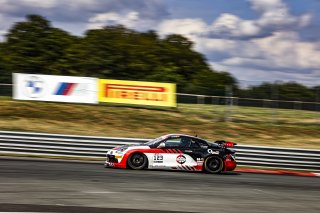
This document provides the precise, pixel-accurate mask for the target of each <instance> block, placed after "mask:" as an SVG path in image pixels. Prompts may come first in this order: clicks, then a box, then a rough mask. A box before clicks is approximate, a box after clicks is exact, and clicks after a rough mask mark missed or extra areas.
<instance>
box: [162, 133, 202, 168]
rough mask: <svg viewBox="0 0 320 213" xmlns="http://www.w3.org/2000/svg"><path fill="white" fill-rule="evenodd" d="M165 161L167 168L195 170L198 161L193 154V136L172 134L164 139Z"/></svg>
mask: <svg viewBox="0 0 320 213" xmlns="http://www.w3.org/2000/svg"><path fill="white" fill-rule="evenodd" d="M164 143H165V148H164V151H165V154H164V163H165V167H166V168H167V169H174V170H189V171H193V170H195V169H194V167H195V166H197V162H196V160H195V159H194V157H193V156H195V154H196V153H193V150H192V147H191V138H190V137H187V136H171V137H169V138H168V139H166V140H165V141H164Z"/></svg>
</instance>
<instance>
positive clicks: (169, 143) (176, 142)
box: [165, 137, 181, 147]
mask: <svg viewBox="0 0 320 213" xmlns="http://www.w3.org/2000/svg"><path fill="white" fill-rule="evenodd" d="M180 143H181V138H180V137H171V138H168V139H167V140H166V141H165V144H166V147H179V146H180Z"/></svg>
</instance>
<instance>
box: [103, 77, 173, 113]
mask: <svg viewBox="0 0 320 213" xmlns="http://www.w3.org/2000/svg"><path fill="white" fill-rule="evenodd" d="M175 93H176V85H175V84H170V83H156V82H144V81H122V80H109V79H100V80H99V101H100V102H113V103H126V104H141V105H153V106H167V107H176V105H177V103H176V94H175Z"/></svg>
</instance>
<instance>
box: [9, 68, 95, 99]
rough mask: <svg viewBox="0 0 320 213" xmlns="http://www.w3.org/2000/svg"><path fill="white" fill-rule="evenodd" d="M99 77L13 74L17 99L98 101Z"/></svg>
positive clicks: (14, 92)
mask: <svg viewBox="0 0 320 213" xmlns="http://www.w3.org/2000/svg"><path fill="white" fill-rule="evenodd" d="M97 90H98V79H96V78H87V77H72V76H57V75H36V74H21V73H14V74H13V98H14V99H17V100H35V101H54V102H70V103H92V104H95V103H98V97H97V94H98V92H97Z"/></svg>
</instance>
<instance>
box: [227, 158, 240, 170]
mask: <svg viewBox="0 0 320 213" xmlns="http://www.w3.org/2000/svg"><path fill="white" fill-rule="evenodd" d="M236 167H237V162H236V161H234V160H230V159H228V160H225V161H224V171H233V170H234V169H235V168H236Z"/></svg>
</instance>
